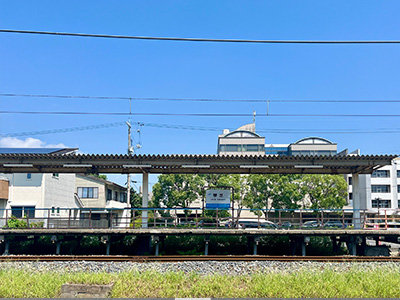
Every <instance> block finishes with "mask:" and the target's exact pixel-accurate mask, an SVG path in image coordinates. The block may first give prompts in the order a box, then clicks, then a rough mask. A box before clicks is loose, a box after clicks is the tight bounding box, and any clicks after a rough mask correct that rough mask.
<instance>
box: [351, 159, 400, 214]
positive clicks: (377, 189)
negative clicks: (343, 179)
mask: <svg viewBox="0 0 400 300" xmlns="http://www.w3.org/2000/svg"><path fill="white" fill-rule="evenodd" d="M348 184H349V204H350V205H352V196H353V194H352V177H351V175H349V176H348ZM359 184H360V185H361V191H362V192H363V195H362V196H363V197H362V199H363V198H364V199H365V203H364V206H363V208H365V209H367V210H377V209H378V208H379V209H382V210H381V214H384V213H387V214H398V213H399V208H400V159H399V158H397V159H395V160H393V162H392V164H391V165H390V166H384V167H382V168H380V169H378V170H375V171H374V172H373V173H372V175H360V176H359ZM385 210H386V212H385Z"/></svg>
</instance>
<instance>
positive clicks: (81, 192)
mask: <svg viewBox="0 0 400 300" xmlns="http://www.w3.org/2000/svg"><path fill="white" fill-rule="evenodd" d="M78 196H79V197H80V198H99V188H97V187H78Z"/></svg>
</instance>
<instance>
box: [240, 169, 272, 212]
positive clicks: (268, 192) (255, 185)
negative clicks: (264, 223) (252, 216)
mask: <svg viewBox="0 0 400 300" xmlns="http://www.w3.org/2000/svg"><path fill="white" fill-rule="evenodd" d="M279 177H280V175H277V174H252V175H249V179H248V180H249V186H250V193H249V196H248V197H247V204H248V207H249V208H252V209H255V210H256V211H254V212H255V213H256V214H258V212H259V211H262V212H263V213H264V215H267V213H268V211H269V210H271V209H272V208H273V207H272V203H271V202H272V200H271V199H272V196H273V195H274V193H275V192H276V189H275V183H276V182H277V181H278V179H279Z"/></svg>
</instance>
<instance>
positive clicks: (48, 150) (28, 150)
mask: <svg viewBox="0 0 400 300" xmlns="http://www.w3.org/2000/svg"><path fill="white" fill-rule="evenodd" d="M64 149H65V148H0V153H1V154H11V153H12V154H18V153H23V154H52V153H55V152H58V151H61V150H64Z"/></svg>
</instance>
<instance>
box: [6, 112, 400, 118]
mask: <svg viewBox="0 0 400 300" xmlns="http://www.w3.org/2000/svg"><path fill="white" fill-rule="evenodd" d="M0 114H30V115H108V116H176V117H252V116H253V114H233V113H149V112H134V113H129V112H128V113H127V112H82V111H0ZM257 117H350V118H358V117H361V118H381V117H384V118H397V117H400V115H397V114H391V115H382V114H370V115H367V114H348V115H345V114H257Z"/></svg>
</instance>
